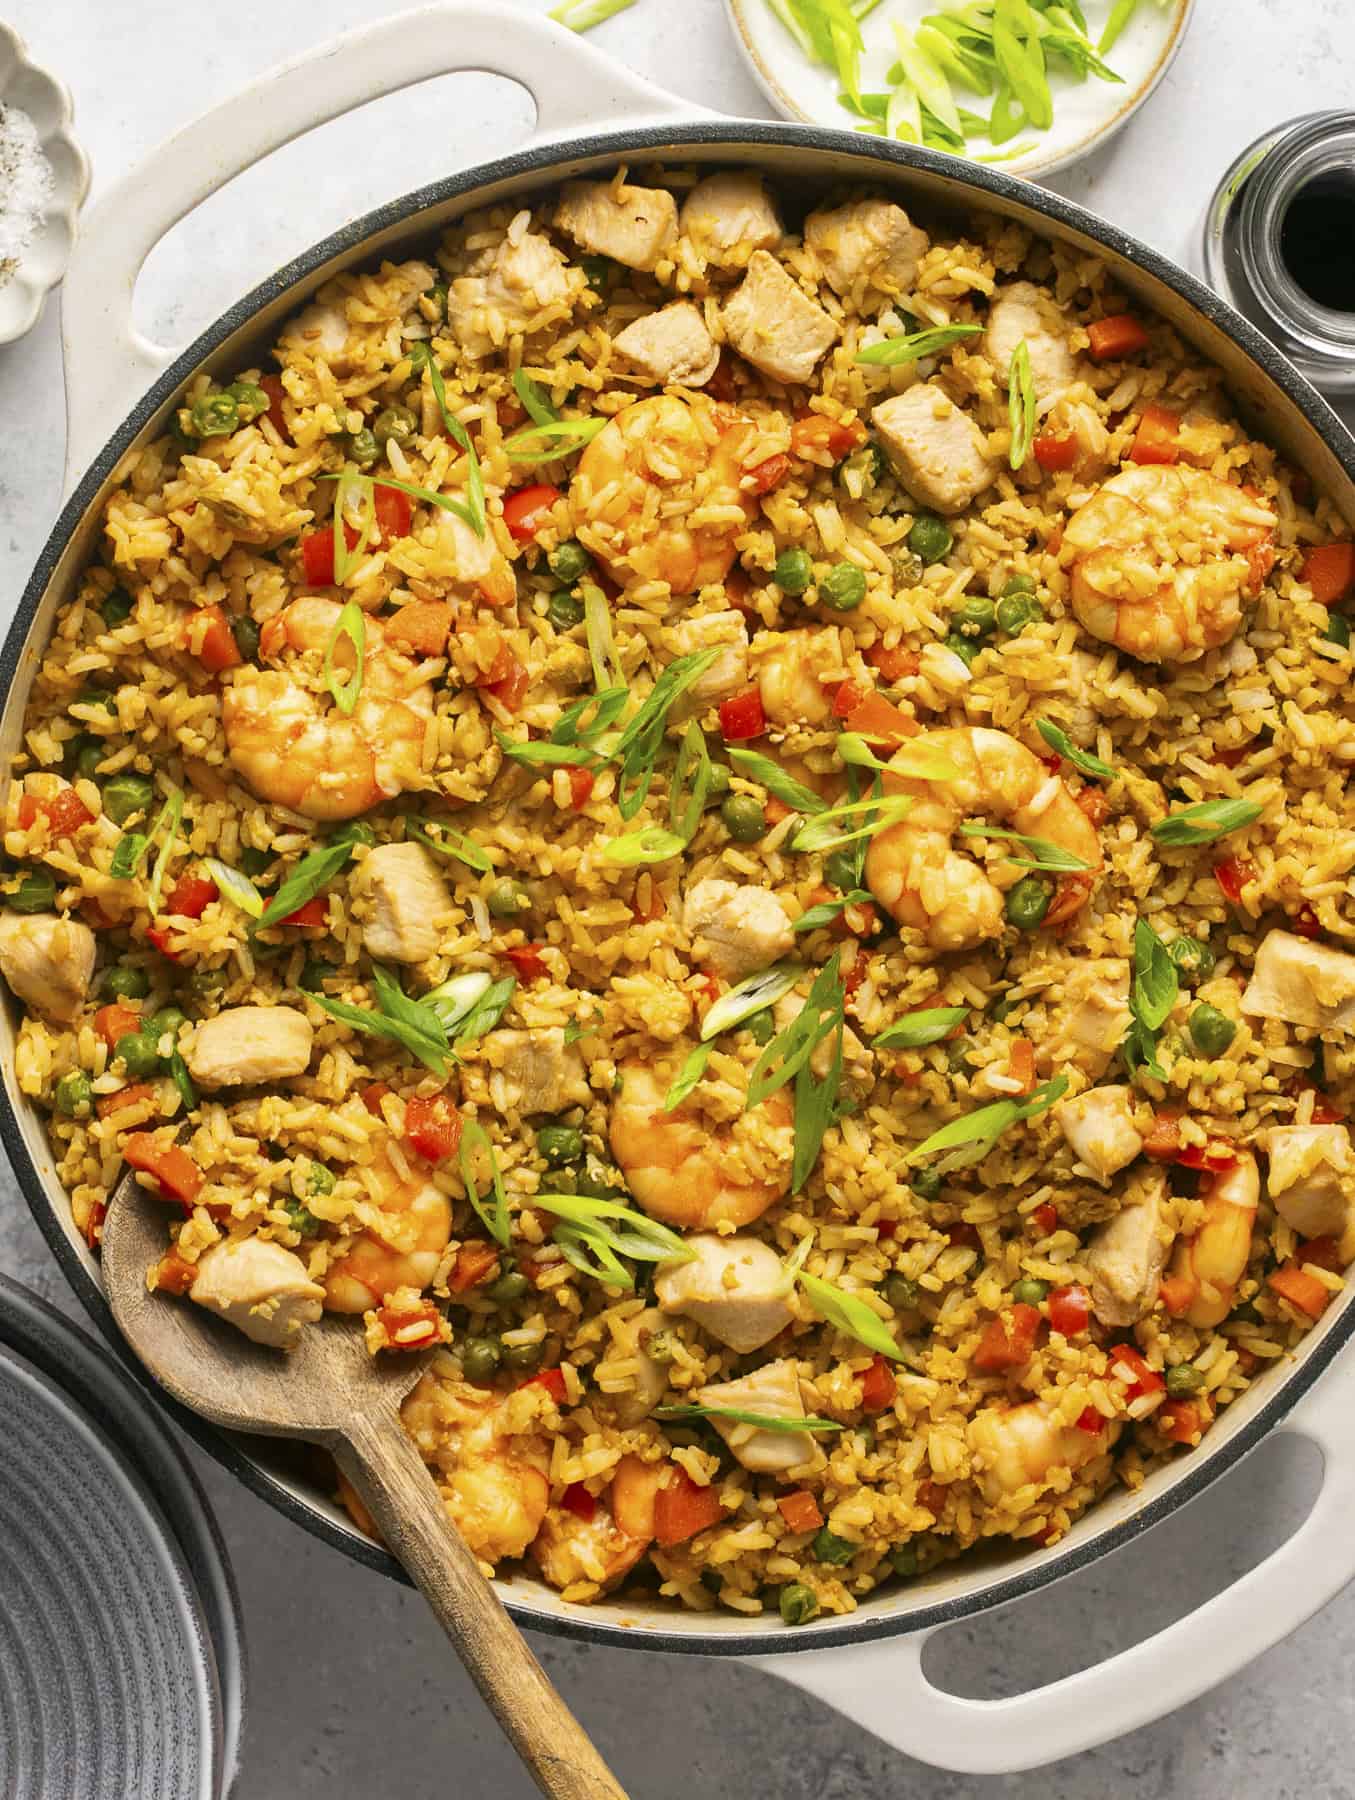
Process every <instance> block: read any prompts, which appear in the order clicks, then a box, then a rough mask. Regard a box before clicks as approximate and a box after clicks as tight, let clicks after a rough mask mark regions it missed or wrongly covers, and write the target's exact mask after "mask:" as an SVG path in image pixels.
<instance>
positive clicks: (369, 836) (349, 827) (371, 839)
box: [329, 819, 376, 850]
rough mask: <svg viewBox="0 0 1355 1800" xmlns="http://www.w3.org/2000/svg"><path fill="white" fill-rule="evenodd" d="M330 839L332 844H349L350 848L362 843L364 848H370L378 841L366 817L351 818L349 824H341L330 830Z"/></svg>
mask: <svg viewBox="0 0 1355 1800" xmlns="http://www.w3.org/2000/svg"><path fill="white" fill-rule="evenodd" d="M329 841H330V843H331V844H347V845H348V846H349V848H350V849H351V848H352V847H353V845H355V844H361V845H362V846H363V847H364V849H367V850H370V849H371V848H372V847H373V846H374V845H375V843H376V833H375V832H374V831H373V830H372V828H371V826H370V825H369V824H368V823H367V821H366V819H349V820H348V822H347V824H344V825H339V826H337V827H336V828H335V829H334V830H333V831H331V832H330V834H329Z"/></svg>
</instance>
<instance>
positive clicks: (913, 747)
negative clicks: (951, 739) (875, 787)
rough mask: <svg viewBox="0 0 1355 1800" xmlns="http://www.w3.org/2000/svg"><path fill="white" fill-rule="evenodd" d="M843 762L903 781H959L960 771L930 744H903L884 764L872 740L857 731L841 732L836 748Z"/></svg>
mask: <svg viewBox="0 0 1355 1800" xmlns="http://www.w3.org/2000/svg"><path fill="white" fill-rule="evenodd" d="M835 748H836V750H837V753H838V755H839V756H840V757H841V758H842V760H843V762H845V763H849V764H851V765H852V766H853V767H854V768H858V769H876V770H878V771H879V772H880V773H881V774H883V775H897V776H898V777H899V778H900V780H903V781H958V780H959V779H960V769H959V768H958V766H957V765H956V764H955V763H953V762H952V761H951V759H950V758H949V757H948V756H945V755H943V754H942V752H941V751H940V750H933V749H932V748H931V747H930V746H929V745H927V744H912V743H910V744H900V745H899V747H898V749H897V750H896V751H895V752H894V753H893V755H892V756H891V757H890V758H889V761H888V762H881V760H880V758H879V757H878V756H877V755H876V754H875V752H874V751H873V750H872V749H871V747H870V743H869V740H868V739H866V738H863V737H861V736H860V735H859V733H857V732H855V731H841V732H839V733H838V738H837V743H836V745H835Z"/></svg>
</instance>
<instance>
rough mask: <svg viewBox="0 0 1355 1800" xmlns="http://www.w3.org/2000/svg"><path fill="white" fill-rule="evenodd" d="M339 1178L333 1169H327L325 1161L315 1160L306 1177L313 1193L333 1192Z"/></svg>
mask: <svg viewBox="0 0 1355 1800" xmlns="http://www.w3.org/2000/svg"><path fill="white" fill-rule="evenodd" d="M338 1179H339V1178H338V1176H337V1175H336V1174H335V1173H334V1171H333V1169H327V1168H326V1167H325V1165H324V1164H323V1163H318V1162H313V1163H312V1164H311V1166H310V1173H309V1175H308V1176H307V1178H306V1186H307V1187H308V1188H309V1189H310V1191H311V1193H312V1194H332V1193H333V1192H334V1189H335V1187H336V1185H337V1184H338Z"/></svg>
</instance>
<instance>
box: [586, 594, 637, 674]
mask: <svg viewBox="0 0 1355 1800" xmlns="http://www.w3.org/2000/svg"><path fill="white" fill-rule="evenodd" d="M579 592H580V593H581V594H582V595H583V622H584V632H585V635H586V636H587V639H588V656H589V659H590V661H591V662H592V664H593V682H594V685H595V686H596V688H597V691H598V693H599V694H604V693H606V692H607V690H608V689H609V688H615V687H624V686H625V684H626V678H625V675H624V674H623V673H622V670H621V665H620V663H619V662H618V661H617V660H616V642H615V639H614V638H613V637H612V614H611V608H610V607H609V606H608V605H607V596H606V595H605V594H604V593H603V591H602V589H601V588H600V587H599V586H598V585H597V583H596V582H595V581H581V582H580V583H579Z"/></svg>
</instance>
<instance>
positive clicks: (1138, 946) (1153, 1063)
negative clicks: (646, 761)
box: [1120, 919, 1181, 1081]
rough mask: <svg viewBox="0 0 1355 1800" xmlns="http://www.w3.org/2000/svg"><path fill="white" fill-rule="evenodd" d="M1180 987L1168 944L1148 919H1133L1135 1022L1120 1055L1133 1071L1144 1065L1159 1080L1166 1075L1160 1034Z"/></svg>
mask: <svg viewBox="0 0 1355 1800" xmlns="http://www.w3.org/2000/svg"><path fill="white" fill-rule="evenodd" d="M1180 991H1181V980H1180V972H1179V970H1178V969H1177V966H1176V964H1175V962H1174V961H1173V960H1172V955H1171V952H1170V950H1169V949H1168V948H1167V946H1166V945H1165V944H1164V943H1163V942H1162V939H1161V938H1160V937H1159V936H1158V935H1157V933H1156V932H1155V931H1154V930H1153V928H1152V926H1151V925H1150V924H1149V923H1148V921H1147V919H1136V920H1135V922H1134V972H1133V976H1132V978H1131V980H1130V983H1129V1011H1130V1015H1131V1019H1132V1022H1131V1024H1130V1027H1129V1030H1128V1031H1127V1032H1126V1033H1125V1038H1124V1042H1123V1043H1122V1044H1121V1045H1120V1055H1121V1057H1122V1058H1123V1060H1124V1063H1125V1066H1126V1067H1127V1068H1128V1070H1129V1073H1130V1074H1131V1075H1132V1074H1134V1073H1135V1071H1136V1070H1138V1069H1140V1068H1143V1069H1146V1070H1147V1071H1148V1073H1149V1074H1150V1075H1151V1076H1152V1077H1153V1078H1154V1079H1155V1080H1157V1081H1165V1080H1166V1079H1167V1071H1166V1070H1165V1069H1164V1068H1163V1067H1162V1065H1161V1063H1160V1062H1159V1061H1158V1055H1157V1046H1158V1034H1159V1032H1160V1031H1161V1029H1162V1027H1163V1026H1164V1025H1165V1024H1166V1022H1167V1020H1168V1018H1169V1017H1170V1016H1171V1012H1172V1008H1173V1007H1174V1006H1175V1005H1176V1001H1177V996H1178V995H1179V994H1180Z"/></svg>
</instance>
